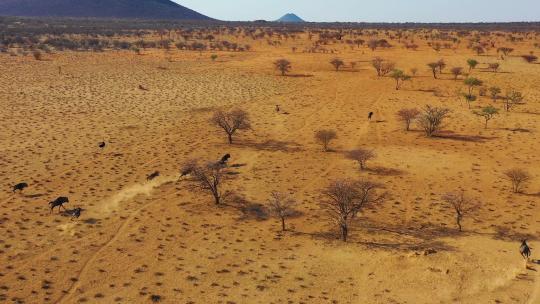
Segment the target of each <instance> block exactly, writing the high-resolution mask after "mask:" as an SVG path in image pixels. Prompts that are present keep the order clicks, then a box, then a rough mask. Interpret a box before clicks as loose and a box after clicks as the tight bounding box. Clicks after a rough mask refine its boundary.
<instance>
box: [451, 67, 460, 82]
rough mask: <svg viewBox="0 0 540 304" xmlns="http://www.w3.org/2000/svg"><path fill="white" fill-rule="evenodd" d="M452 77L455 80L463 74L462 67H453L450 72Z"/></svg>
mask: <svg viewBox="0 0 540 304" xmlns="http://www.w3.org/2000/svg"><path fill="white" fill-rule="evenodd" d="M450 72H451V73H452V75H454V80H457V79H458V77H459V76H460V75H462V74H463V68H462V67H455V68H452V69H451V70H450Z"/></svg>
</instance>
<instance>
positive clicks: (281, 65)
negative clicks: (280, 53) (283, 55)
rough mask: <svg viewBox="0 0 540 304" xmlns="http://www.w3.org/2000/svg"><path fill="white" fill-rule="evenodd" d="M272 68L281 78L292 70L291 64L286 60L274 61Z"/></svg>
mask: <svg viewBox="0 0 540 304" xmlns="http://www.w3.org/2000/svg"><path fill="white" fill-rule="evenodd" d="M274 66H275V67H276V69H278V70H279V71H280V72H281V76H285V74H287V73H288V72H289V71H290V70H291V68H292V65H291V62H290V61H289V60H287V59H279V60H277V61H275V62H274Z"/></svg>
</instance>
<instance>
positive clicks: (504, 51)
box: [497, 47, 514, 60]
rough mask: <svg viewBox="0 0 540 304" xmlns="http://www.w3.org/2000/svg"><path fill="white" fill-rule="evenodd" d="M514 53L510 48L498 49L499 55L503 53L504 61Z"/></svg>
mask: <svg viewBox="0 0 540 304" xmlns="http://www.w3.org/2000/svg"><path fill="white" fill-rule="evenodd" d="M513 51H514V49H513V48H509V47H500V48H498V49H497V53H499V52H501V53H503V56H502V59H503V60H504V59H505V58H506V56H508V54H510V53H512V52H513Z"/></svg>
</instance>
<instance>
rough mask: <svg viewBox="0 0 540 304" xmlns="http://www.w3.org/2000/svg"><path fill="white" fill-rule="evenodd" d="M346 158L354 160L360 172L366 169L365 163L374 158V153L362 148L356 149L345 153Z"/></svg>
mask: <svg viewBox="0 0 540 304" xmlns="http://www.w3.org/2000/svg"><path fill="white" fill-rule="evenodd" d="M347 158H348V159H351V160H354V161H356V162H357V163H358V165H359V166H360V170H364V169H366V167H367V166H366V163H367V161H368V160H371V159H373V158H375V152H373V151H372V150H367V149H363V148H358V149H356V150H352V151H349V152H347Z"/></svg>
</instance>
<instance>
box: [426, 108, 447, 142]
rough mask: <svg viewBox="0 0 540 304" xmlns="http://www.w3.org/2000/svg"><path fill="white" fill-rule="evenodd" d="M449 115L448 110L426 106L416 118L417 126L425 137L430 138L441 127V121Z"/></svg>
mask: <svg viewBox="0 0 540 304" xmlns="http://www.w3.org/2000/svg"><path fill="white" fill-rule="evenodd" d="M449 114H450V109H447V108H439V107H432V106H430V105H426V106H425V108H424V110H423V113H422V114H421V115H420V116H419V118H418V124H419V125H420V127H422V129H424V131H425V133H426V136H427V137H432V136H433V135H435V133H437V131H440V130H441V128H442V127H443V121H444V119H445V118H447V117H448V115H449Z"/></svg>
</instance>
